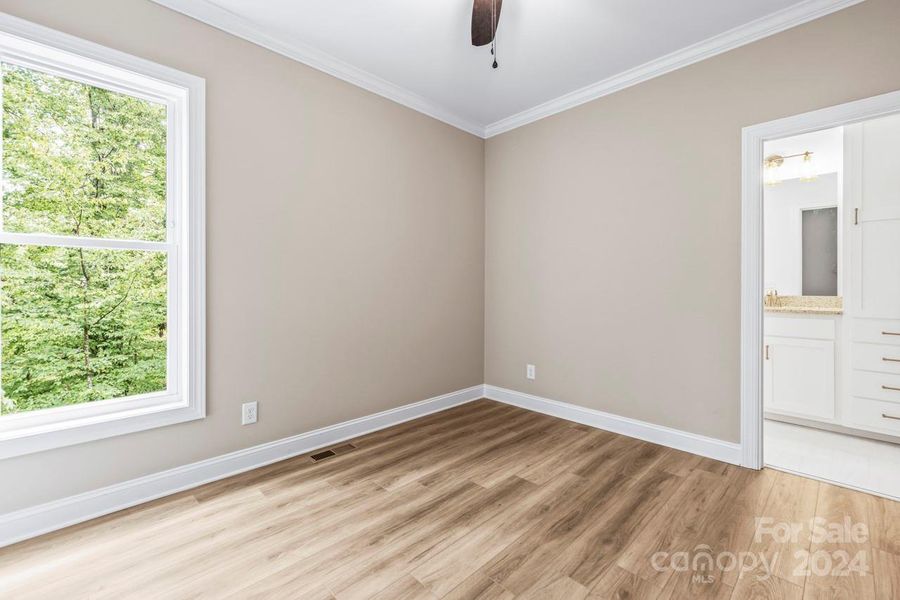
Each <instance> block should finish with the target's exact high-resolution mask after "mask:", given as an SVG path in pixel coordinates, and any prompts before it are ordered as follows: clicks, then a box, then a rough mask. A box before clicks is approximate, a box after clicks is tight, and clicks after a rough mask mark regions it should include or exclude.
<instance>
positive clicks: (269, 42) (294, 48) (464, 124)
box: [152, 0, 484, 138]
mask: <svg viewBox="0 0 900 600" xmlns="http://www.w3.org/2000/svg"><path fill="white" fill-rule="evenodd" d="M152 1H153V2H155V3H156V4H159V5H161V6H164V7H166V8H169V9H171V10H174V11H176V12H179V13H182V14H184V15H187V16H189V17H191V18H193V19H196V20H198V21H201V22H203V23H206V24H207V25H210V26H212V27H215V28H216V29H221V30H222V31H225V32H226V33H230V34H232V35H235V36H237V37H239V38H242V39H245V40H247V41H248V42H252V43H254V44H256V45H258V46H262V47H263V48H266V49H267V50H271V51H272V52H276V53H278V54H281V55H282V56H286V57H288V58H291V59H293V60H296V61H298V62H301V63H303V64H305V65H307V66H309V67H312V68H314V69H317V70H319V71H322V72H324V73H327V74H329V75H331V76H333V77H337V78H338V79H341V80H343V81H346V82H347V83H351V84H353V85H355V86H357V87H361V88H362V89H364V90H367V91H370V92H372V93H374V94H378V95H379V96H383V97H384V98H387V99H388V100H393V101H394V102H396V103H398V104H402V105H403V106H406V107H407V108H411V109H413V110H415V111H417V112H420V113H422V114H424V115H428V116H429V117H432V118H434V119H437V120H438V121H442V122H444V123H446V124H448V125H452V126H453V127H456V128H458V129H462V130H463V131H466V132H468V133H471V134H472V135H475V136H478V137H480V138H483V137H484V126H483V125H480V124H478V123H475V122H473V121H470V120H468V119H465V118H463V117H460V116H459V115H456V114H453V113H452V112H450V111H448V110H446V109H444V108H443V107H441V106H439V105H437V104H435V103H434V102H431V101H430V100H427V99H426V98H423V97H422V96H419V95H418V94H414V93H413V92H410V91H409V90H407V89H405V88H402V87H400V86H398V85H396V84H393V83H391V82H389V81H386V80H384V79H382V78H380V77H378V76H376V75H373V74H371V73H369V72H368V71H364V70H363V69H359V68H357V67H354V66H353V65H351V64H349V63H346V62H344V61H342V60H340V59H338V58H335V57H334V56H331V55H330V54H328V53H325V52H322V51H321V50H317V49H315V48H313V47H311V46H308V45H306V44H303V43H300V42H297V41H295V40H288V39H284V38H282V37H276V36H274V35H272V34H270V33H267V32H265V31H264V30H263V29H262V28H260V27H259V26H258V25H255V24H254V23H252V22H251V21H249V20H247V19H245V18H243V17H240V16H238V15H236V14H234V13H232V12H231V11H228V10H226V9H224V8H221V7H219V6H216V5H215V4H212V3H211V2H207V0H152Z"/></svg>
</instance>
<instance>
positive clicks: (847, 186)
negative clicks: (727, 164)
mask: <svg viewBox="0 0 900 600" xmlns="http://www.w3.org/2000/svg"><path fill="white" fill-rule="evenodd" d="M743 143H744V157H743V205H742V258H741V263H742V290H741V296H742V298H741V303H742V308H741V340H742V349H741V428H742V431H741V446H742V454H743V465H744V466H746V467H749V468H754V469H759V468H762V467H763V466H772V467H773V468H779V469H782V470H786V471H791V472H795V473H798V474H801V475H805V476H808V477H813V478H817V479H821V480H825V481H829V482H831V483H836V484H838V485H843V486H845V487H853V488H856V489H861V490H863V491H868V492H873V493H877V494H880V495H883V496H887V497H891V498H895V499H897V498H900V474H898V473H900V470H898V469H896V464H898V463H900V260H897V258H896V257H897V256H900V169H898V168H897V167H896V165H897V164H898V162H900V92H895V93H892V94H886V95H883V96H878V97H874V98H869V99H866V100H861V101H858V102H852V103H849V104H844V105H840V106H835V107H831V108H827V109H823V110H819V111H815V112H811V113H806V114H802V115H797V116H794V117H788V118H784V119H779V120H777V121H772V122H769V123H763V124H760V125H755V126H752V127H748V128H745V129H744V132H743ZM895 334H896V335H895ZM882 463H883V464H882ZM889 464H893V465H894V468H892V469H891V468H888V465H889ZM861 465H865V467H864V468H863V467H862V466H861ZM879 465H880V466H879Z"/></svg>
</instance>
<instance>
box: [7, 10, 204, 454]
mask: <svg viewBox="0 0 900 600" xmlns="http://www.w3.org/2000/svg"><path fill="white" fill-rule="evenodd" d="M0 71H2V78H0V81H2V92H0V119H2V126H3V137H2V150H0V172H2V190H0V286H2V287H0V387H2V393H0V458H3V457H7V456H14V455H18V454H25V453H29V452H35V451H39V450H44V449H48V448H53V447H58V446H64V445H69V444H74V443H79V442H83V441H88V440H93V439H98V438H102V437H109V436H112V435H119V434H122V433H128V432H133V431H139V430H142V429H148V428H151V427H158V426H162V425H168V424H173V423H178V422H183V421H187V420H191V419H197V418H202V417H203V416H204V415H205V398H204V376H205V374H204V369H205V360H204V356H203V353H204V335H205V333H204V319H205V316H204V312H205V311H204V281H203V278H204V265H203V246H204V230H203V204H204V198H203V168H204V165H203V94H204V82H203V80H202V79H199V78H197V77H194V76H192V75H187V74H185V73H181V72H178V71H174V70H172V69H168V68H166V67H162V66H159V65H155V64H153V63H149V62H147V61H144V60H142V59H138V58H135V57H131V56H128V55H125V54H121V53H119V52H116V51H112V50H109V49H106V48H103V47H100V46H97V45H95V44H91V43H89V42H85V41H82V40H79V39H77V38H72V37H70V36H66V35H63V34H59V33H56V32H53V31H51V30H48V29H45V28H43V27H38V26H35V25H32V24H29V23H26V22H24V21H20V20H18V19H13V18H10V17H5V16H4V17H2V19H0Z"/></svg>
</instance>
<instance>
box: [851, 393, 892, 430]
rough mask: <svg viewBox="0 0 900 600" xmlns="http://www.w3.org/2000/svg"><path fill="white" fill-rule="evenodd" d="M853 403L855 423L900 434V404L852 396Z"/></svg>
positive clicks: (853, 419) (853, 422)
mask: <svg viewBox="0 0 900 600" xmlns="http://www.w3.org/2000/svg"><path fill="white" fill-rule="evenodd" d="M851 404H852V406H853V410H852V414H851V416H850V421H852V424H853V425H856V426H859V427H862V428H864V429H873V430H876V431H880V432H886V433H892V434H894V435H900V405H898V404H894V403H893V402H882V401H880V400H869V399H868V398H851Z"/></svg>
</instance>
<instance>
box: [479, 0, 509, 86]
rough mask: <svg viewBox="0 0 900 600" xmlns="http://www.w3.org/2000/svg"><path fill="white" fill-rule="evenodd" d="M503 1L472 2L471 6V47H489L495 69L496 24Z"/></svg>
mask: <svg viewBox="0 0 900 600" xmlns="http://www.w3.org/2000/svg"><path fill="white" fill-rule="evenodd" d="M502 7H503V0H474V4H473V5H472V45H473V46H487V45H488V44H490V45H491V54H492V55H493V56H494V62H493V64H492V65H491V66H492V67H494V68H495V69H496V68H497V67H498V66H499V65H498V64H497V24H498V23H499V22H500V9H501V8H502Z"/></svg>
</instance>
